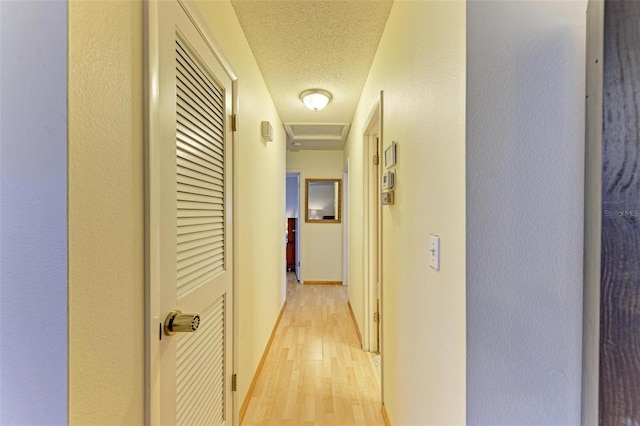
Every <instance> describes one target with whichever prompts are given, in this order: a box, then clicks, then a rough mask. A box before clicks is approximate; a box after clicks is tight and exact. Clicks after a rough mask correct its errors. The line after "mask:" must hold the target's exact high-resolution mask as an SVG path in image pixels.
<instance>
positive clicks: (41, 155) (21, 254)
mask: <svg viewBox="0 0 640 426" xmlns="http://www.w3.org/2000/svg"><path fill="white" fill-rule="evenodd" d="M67 42H68V32H67V2H66V1H55V2H46V1H38V2H36V1H20V2H19V1H0V44H1V48H0V63H1V64H2V70H1V77H2V78H1V79H0V93H2V96H0V102H1V105H0V139H1V140H0V324H1V325H0V424H2V425H43V424H47V425H65V424H67V420H68V418H67V389H68V374H67V356H68V352H67V348H68V345H67V343H68V341H67V324H68V322H67V260H68V256H67V203H66V200H67V110H66V106H67V71H68V67H67V44H68V43H67Z"/></svg>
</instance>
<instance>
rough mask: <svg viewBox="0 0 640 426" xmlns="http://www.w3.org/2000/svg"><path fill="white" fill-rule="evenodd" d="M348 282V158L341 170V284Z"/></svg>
mask: <svg viewBox="0 0 640 426" xmlns="http://www.w3.org/2000/svg"><path fill="white" fill-rule="evenodd" d="M348 284H349V159H347V162H346V163H345V165H344V170H342V285H348Z"/></svg>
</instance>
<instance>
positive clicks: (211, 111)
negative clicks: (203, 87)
mask: <svg viewBox="0 0 640 426" xmlns="http://www.w3.org/2000/svg"><path fill="white" fill-rule="evenodd" d="M177 83H178V89H179V92H180V95H179V97H180V98H181V99H182V100H184V101H185V102H186V103H187V104H189V105H192V106H193V107H197V109H198V111H200V112H201V113H202V114H204V115H205V116H206V118H207V120H210V121H212V122H218V123H220V124H221V125H222V123H223V122H224V117H221V116H220V115H219V113H218V111H217V109H216V107H215V106H214V105H211V104H210V103H208V102H207V101H206V100H205V99H203V98H202V97H201V96H199V95H198V94H197V93H194V91H193V90H192V89H193V86H191V84H190V83H189V82H188V81H186V80H184V81H183V80H182V79H181V78H180V75H178V81H177Z"/></svg>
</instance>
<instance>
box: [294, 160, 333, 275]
mask: <svg viewBox="0 0 640 426" xmlns="http://www.w3.org/2000/svg"><path fill="white" fill-rule="evenodd" d="M342 156H343V153H342V151H306V150H305V151H298V152H292V151H287V169H288V170H300V208H299V213H300V222H299V224H300V227H301V229H302V231H301V233H300V234H301V236H300V239H301V243H300V244H301V245H302V253H301V255H300V263H301V265H302V277H300V280H302V281H342V223H306V222H305V219H304V218H305V214H304V211H305V204H304V203H305V179H315V178H321V179H324V178H327V179H342V168H343V167H342ZM342 190H343V191H344V186H343V188H342Z"/></svg>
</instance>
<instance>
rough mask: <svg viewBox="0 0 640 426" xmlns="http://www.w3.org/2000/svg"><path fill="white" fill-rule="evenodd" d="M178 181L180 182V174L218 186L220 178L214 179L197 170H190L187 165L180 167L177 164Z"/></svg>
mask: <svg viewBox="0 0 640 426" xmlns="http://www.w3.org/2000/svg"><path fill="white" fill-rule="evenodd" d="M177 172H178V182H180V180H181V177H182V176H186V177H189V178H191V179H196V180H200V181H202V182H206V183H208V184H210V185H216V186H218V187H220V179H216V178H213V177H210V176H207V175H206V174H204V173H200V172H197V171H195V170H191V169H189V168H187V167H182V166H180V165H178V170H177Z"/></svg>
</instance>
